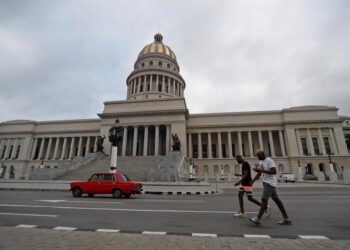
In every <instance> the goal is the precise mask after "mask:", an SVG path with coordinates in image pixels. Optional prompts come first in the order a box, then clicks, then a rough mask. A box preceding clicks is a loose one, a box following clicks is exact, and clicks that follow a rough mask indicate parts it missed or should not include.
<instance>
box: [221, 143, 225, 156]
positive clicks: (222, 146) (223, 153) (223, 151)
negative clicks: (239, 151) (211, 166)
mask: <svg viewBox="0 0 350 250" xmlns="http://www.w3.org/2000/svg"><path fill="white" fill-rule="evenodd" d="M221 148H222V157H224V158H226V145H225V144H221Z"/></svg>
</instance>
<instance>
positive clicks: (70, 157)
mask: <svg viewBox="0 0 350 250" xmlns="http://www.w3.org/2000/svg"><path fill="white" fill-rule="evenodd" d="M74 142H75V137H72V140H71V142H70V150H69V159H73V156H74Z"/></svg>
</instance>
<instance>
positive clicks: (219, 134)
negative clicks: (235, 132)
mask: <svg viewBox="0 0 350 250" xmlns="http://www.w3.org/2000/svg"><path fill="white" fill-rule="evenodd" d="M218 153H219V155H218V158H220V159H221V158H222V142H221V132H218Z"/></svg>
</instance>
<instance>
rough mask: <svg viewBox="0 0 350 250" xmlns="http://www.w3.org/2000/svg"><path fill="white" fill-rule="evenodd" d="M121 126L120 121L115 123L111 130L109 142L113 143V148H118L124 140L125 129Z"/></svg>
mask: <svg viewBox="0 0 350 250" xmlns="http://www.w3.org/2000/svg"><path fill="white" fill-rule="evenodd" d="M118 124H119V120H116V121H115V125H113V126H112V127H111V128H110V129H109V135H108V138H109V141H110V142H111V143H112V146H114V147H116V146H118V143H119V142H120V141H121V139H122V138H123V130H124V128H123V127H121V126H118Z"/></svg>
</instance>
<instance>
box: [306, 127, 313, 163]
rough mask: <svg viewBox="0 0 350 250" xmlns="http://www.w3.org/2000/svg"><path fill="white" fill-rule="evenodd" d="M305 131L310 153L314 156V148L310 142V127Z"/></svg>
mask: <svg viewBox="0 0 350 250" xmlns="http://www.w3.org/2000/svg"><path fill="white" fill-rule="evenodd" d="M306 133H307V141H308V144H309V149H310V153H311V155H312V156H314V155H315V149H314V144H313V143H312V138H311V133H310V129H306Z"/></svg>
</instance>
